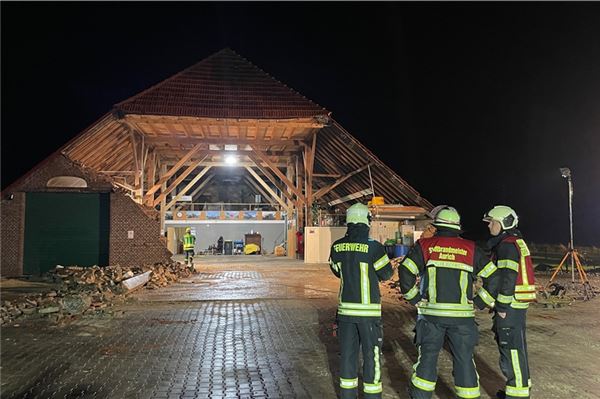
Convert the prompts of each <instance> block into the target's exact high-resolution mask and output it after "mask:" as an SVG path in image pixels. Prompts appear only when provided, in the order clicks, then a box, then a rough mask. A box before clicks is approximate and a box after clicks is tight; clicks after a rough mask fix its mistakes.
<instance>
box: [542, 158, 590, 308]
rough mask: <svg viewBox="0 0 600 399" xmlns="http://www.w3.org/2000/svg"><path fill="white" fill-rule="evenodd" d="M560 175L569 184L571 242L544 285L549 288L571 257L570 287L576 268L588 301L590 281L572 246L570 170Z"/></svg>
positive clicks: (573, 282)
mask: <svg viewBox="0 0 600 399" xmlns="http://www.w3.org/2000/svg"><path fill="white" fill-rule="evenodd" d="M560 173H561V175H562V177H564V178H565V179H567V183H568V184H569V227H570V232H571V241H570V242H569V249H568V250H567V253H566V254H565V256H564V257H563V258H562V260H561V261H560V264H559V265H558V267H557V268H556V270H555V271H554V273H553V274H552V277H551V278H550V281H548V284H546V288H548V287H549V286H550V284H552V283H553V282H554V279H555V278H556V276H557V275H558V272H560V269H561V268H562V266H563V264H565V261H566V260H567V258H568V257H569V256H570V257H571V285H572V287H573V288H575V268H577V272H578V274H579V280H580V281H581V285H582V287H583V299H584V300H588V299H591V298H592V297H593V296H594V295H595V294H594V290H593V289H592V286H591V285H590V281H589V280H588V277H587V274H586V272H585V269H584V268H583V266H582V265H581V261H580V260H579V254H578V253H577V250H576V249H575V246H574V245H573V181H572V180H571V170H570V169H569V168H560Z"/></svg>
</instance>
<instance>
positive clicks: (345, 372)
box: [329, 203, 393, 399]
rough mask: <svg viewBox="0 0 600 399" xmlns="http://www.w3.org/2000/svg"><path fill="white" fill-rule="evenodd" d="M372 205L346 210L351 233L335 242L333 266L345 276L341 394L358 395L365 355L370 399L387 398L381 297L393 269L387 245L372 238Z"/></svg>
mask: <svg viewBox="0 0 600 399" xmlns="http://www.w3.org/2000/svg"><path fill="white" fill-rule="evenodd" d="M369 223H370V214H369V208H368V207H367V206H366V205H363V204H360V203H358V204H354V205H352V206H351V207H350V208H348V210H347V212H346V224H347V226H348V230H347V232H346V235H345V236H344V237H343V238H341V239H339V240H337V241H336V242H334V243H333V245H332V246H331V256H330V259H329V266H330V267H331V271H332V272H333V273H334V274H335V275H336V276H337V277H339V278H340V280H341V281H340V292H339V298H338V332H337V334H338V336H339V340H340V348H341V366H340V392H341V397H342V398H343V399H345V398H356V397H357V394H358V354H359V352H358V351H359V350H360V347H362V354H363V361H364V364H363V391H364V394H365V396H364V397H365V398H370V399H375V398H381V392H382V385H381V358H380V356H381V345H382V341H383V337H382V325H381V295H380V292H379V282H380V281H384V280H388V279H389V278H391V277H392V274H393V269H392V265H391V264H390V260H389V258H388V256H387V254H386V252H385V249H384V247H383V245H381V243H379V242H377V241H374V240H372V239H370V238H369Z"/></svg>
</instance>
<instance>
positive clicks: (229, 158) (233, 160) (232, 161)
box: [225, 155, 238, 165]
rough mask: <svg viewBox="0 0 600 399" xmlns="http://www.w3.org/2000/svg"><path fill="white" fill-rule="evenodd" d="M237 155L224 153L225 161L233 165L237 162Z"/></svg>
mask: <svg viewBox="0 0 600 399" xmlns="http://www.w3.org/2000/svg"><path fill="white" fill-rule="evenodd" d="M237 161H238V160H237V157H236V156H235V155H226V156H225V163H226V164H227V165H235V164H237Z"/></svg>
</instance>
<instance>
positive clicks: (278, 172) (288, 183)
mask: <svg viewBox="0 0 600 399" xmlns="http://www.w3.org/2000/svg"><path fill="white" fill-rule="evenodd" d="M251 147H252V150H253V152H254V154H256V155H257V156H258V157H259V158H260V159H261V160H262V161H263V162H264V163H266V164H267V166H268V167H269V169H271V170H272V171H273V172H275V174H276V175H277V177H279V178H280V179H281V181H282V182H283V183H284V184H285V185H286V186H287V187H288V188H290V189H291V190H292V192H293V193H294V194H296V197H297V198H298V199H299V200H300V201H301V202H306V198H304V195H302V193H301V192H300V191H299V190H298V188H297V187H296V186H295V185H294V183H292V182H291V181H290V180H289V179H288V178H287V177H286V175H285V174H283V172H282V171H281V170H279V168H278V167H277V166H275V165H274V164H273V163H272V162H271V161H270V160H269V158H268V157H267V156H266V155H264V154H263V153H262V152H261V151H259V150H258V149H256V147H255V146H251ZM248 156H249V157H250V159H252V157H251V156H250V155H248ZM252 160H253V161H255V160H254V159H252ZM255 162H256V161H255ZM257 165H258V163H257Z"/></svg>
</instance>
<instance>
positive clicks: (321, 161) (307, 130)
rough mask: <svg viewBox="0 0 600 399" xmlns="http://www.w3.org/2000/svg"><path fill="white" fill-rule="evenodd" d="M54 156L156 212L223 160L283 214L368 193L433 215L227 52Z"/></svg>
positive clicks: (121, 109)
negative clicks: (105, 179)
mask: <svg viewBox="0 0 600 399" xmlns="http://www.w3.org/2000/svg"><path fill="white" fill-rule="evenodd" d="M60 152H62V153H63V154H65V155H66V156H68V157H69V158H70V159H72V160H74V161H75V162H77V163H79V164H81V165H83V166H85V167H88V168H90V169H92V170H94V171H96V172H98V173H101V174H104V175H106V176H109V177H110V178H111V179H112V181H113V182H114V184H115V185H117V186H118V187H121V188H123V189H126V190H128V191H129V192H130V193H131V197H132V198H134V199H135V200H136V201H137V202H139V203H144V204H146V205H147V206H149V207H152V208H155V207H160V209H161V210H162V211H166V209H169V208H170V207H172V206H173V205H174V204H175V203H176V202H177V200H178V198H180V197H179V196H180V195H185V193H186V192H194V193H195V192H197V191H198V186H199V185H202V184H207V183H208V182H209V180H210V179H211V178H212V177H214V176H213V174H211V173H212V172H211V170H210V169H211V168H213V167H222V166H225V165H226V158H227V156H228V155H229V156H231V155H235V157H237V159H238V161H239V163H238V165H239V166H241V167H242V168H240V169H239V171H240V174H242V175H244V178H245V179H246V180H249V181H250V183H252V184H254V183H256V184H254V186H255V187H256V188H257V193H258V192H261V193H262V194H267V195H268V196H269V197H270V200H271V201H272V202H273V203H276V204H279V205H280V206H281V207H283V208H286V209H288V210H292V209H296V210H298V211H299V212H303V210H304V209H309V207H310V205H311V204H313V203H315V202H317V203H321V204H322V205H325V204H329V205H336V206H341V207H346V205H347V204H349V202H345V201H346V200H347V199H348V198H360V200H361V201H366V200H368V199H370V196H371V195H372V194H373V192H374V194H375V195H377V196H383V197H384V198H385V201H386V203H388V204H390V203H391V204H402V205H408V206H419V207H422V208H425V209H426V210H427V209H431V208H432V206H431V204H430V203H429V202H428V201H427V200H425V199H424V198H422V197H421V196H420V195H419V193H418V192H417V191H416V190H415V189H414V188H412V187H411V186H410V185H409V184H408V183H406V182H405V181H404V180H403V179H402V178H401V177H400V176H398V175H397V174H396V173H395V172H394V171H393V170H392V169H390V168H389V167H388V166H386V165H385V164H384V163H383V162H381V161H380V160H379V159H378V158H377V157H376V156H375V155H374V154H373V153H371V152H370V151H369V150H368V149H367V148H366V147H365V146H364V145H362V144H361V143H360V142H359V141H358V140H356V138H354V137H353V136H352V135H351V134H350V133H349V132H347V131H346V130H345V129H344V128H342V126H340V125H339V124H338V123H337V122H336V121H335V120H333V119H332V118H331V116H330V112H329V111H327V110H325V109H324V108H322V107H320V106H319V105H317V104H315V103H313V102H312V101H310V100H308V99H306V98H304V97H303V96H301V95H300V94H298V93H297V92H295V91H293V90H292V89H290V88H288V87H287V86H285V85H284V84H283V83H281V82H278V81H277V80H275V79H274V78H272V77H271V76H269V75H268V74H266V73H265V72H263V71H262V70H260V69H259V68H257V67H255V66H254V65H252V64H251V63H250V62H248V61H247V60H245V59H244V58H242V57H241V56H239V55H238V54H236V53H235V52H233V51H232V50H229V49H224V50H221V51H219V52H218V53H216V54H214V55H212V56H210V57H208V58H206V59H205V60H203V61H201V62H199V63H197V64H195V65H193V66H191V67H190V68H188V69H185V70H184V71H182V72H180V73H178V74H176V75H174V76H173V77H171V78H168V79H166V80H165V81H163V82H160V83H158V84H157V85H155V86H153V87H151V88H149V89H147V90H145V91H143V92H141V93H140V94H138V95H136V96H133V97H131V98H129V99H127V100H125V101H123V102H120V103H118V104H116V105H115V108H114V110H113V111H112V112H109V113H107V114H106V115H104V116H102V117H101V118H100V119H99V120H98V121H96V122H95V123H94V124H92V125H91V126H90V127H89V128H87V129H86V130H84V131H83V132H82V133H81V134H79V135H78V136H77V137H75V138H74V139H73V140H71V141H70V142H69V143H67V144H66V145H65V146H64V147H63V148H62V149H61V150H60ZM202 179H204V182H203V181H202ZM216 180H217V179H215V180H214V181H216ZM174 193H178V194H177V195H174ZM357 193H358V194H357ZM353 195H354V196H355V197H352V196H353ZM168 196H170V199H169V198H168ZM307 217H309V216H308V215H307Z"/></svg>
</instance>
